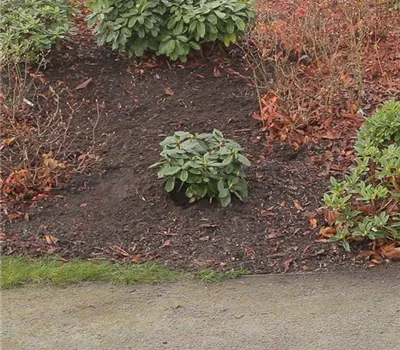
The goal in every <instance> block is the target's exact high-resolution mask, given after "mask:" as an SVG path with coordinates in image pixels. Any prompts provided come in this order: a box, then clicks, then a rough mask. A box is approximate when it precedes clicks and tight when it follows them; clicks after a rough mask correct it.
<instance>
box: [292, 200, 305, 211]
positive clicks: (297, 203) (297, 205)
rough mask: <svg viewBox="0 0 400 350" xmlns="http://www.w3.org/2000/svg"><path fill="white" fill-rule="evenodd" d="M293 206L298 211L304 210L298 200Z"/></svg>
mask: <svg viewBox="0 0 400 350" xmlns="http://www.w3.org/2000/svg"><path fill="white" fill-rule="evenodd" d="M293 204H294V206H295V207H296V209H297V210H301V211H303V210H304V208H303V206H302V205H301V204H300V202H299V201H298V200H294V201H293Z"/></svg>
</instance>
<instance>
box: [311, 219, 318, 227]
mask: <svg viewBox="0 0 400 350" xmlns="http://www.w3.org/2000/svg"><path fill="white" fill-rule="evenodd" d="M310 224H311V227H312V228H316V227H317V225H318V221H317V219H316V218H311V219H310Z"/></svg>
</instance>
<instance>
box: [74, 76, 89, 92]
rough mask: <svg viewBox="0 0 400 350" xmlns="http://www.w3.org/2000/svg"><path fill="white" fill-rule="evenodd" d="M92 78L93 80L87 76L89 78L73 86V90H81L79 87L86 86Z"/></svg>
mask: <svg viewBox="0 0 400 350" xmlns="http://www.w3.org/2000/svg"><path fill="white" fill-rule="evenodd" d="M92 80H93V79H92V78H89V79H87V80H85V81H84V82H83V83H81V84H79V85H78V86H77V87H76V88H75V90H81V89H84V88H86V87H87V86H88V85H89V84H90V83H91V81H92Z"/></svg>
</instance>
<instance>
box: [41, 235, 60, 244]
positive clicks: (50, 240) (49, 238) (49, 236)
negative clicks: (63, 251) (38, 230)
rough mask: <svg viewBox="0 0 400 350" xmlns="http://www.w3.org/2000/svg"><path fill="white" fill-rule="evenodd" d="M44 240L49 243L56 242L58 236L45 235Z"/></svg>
mask: <svg viewBox="0 0 400 350" xmlns="http://www.w3.org/2000/svg"><path fill="white" fill-rule="evenodd" d="M44 240H45V241H46V242H47V243H48V244H56V243H57V242H58V238H56V237H54V236H52V235H45V236H44Z"/></svg>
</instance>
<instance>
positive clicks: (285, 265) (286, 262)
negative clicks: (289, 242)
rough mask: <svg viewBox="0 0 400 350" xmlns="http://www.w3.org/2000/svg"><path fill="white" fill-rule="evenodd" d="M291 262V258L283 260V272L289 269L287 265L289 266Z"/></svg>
mask: <svg viewBox="0 0 400 350" xmlns="http://www.w3.org/2000/svg"><path fill="white" fill-rule="evenodd" d="M292 263H293V259H292V258H289V259H287V260H285V261H284V262H283V266H284V268H285V271H284V272H287V271H288V270H289V267H290V265H291V264H292Z"/></svg>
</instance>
